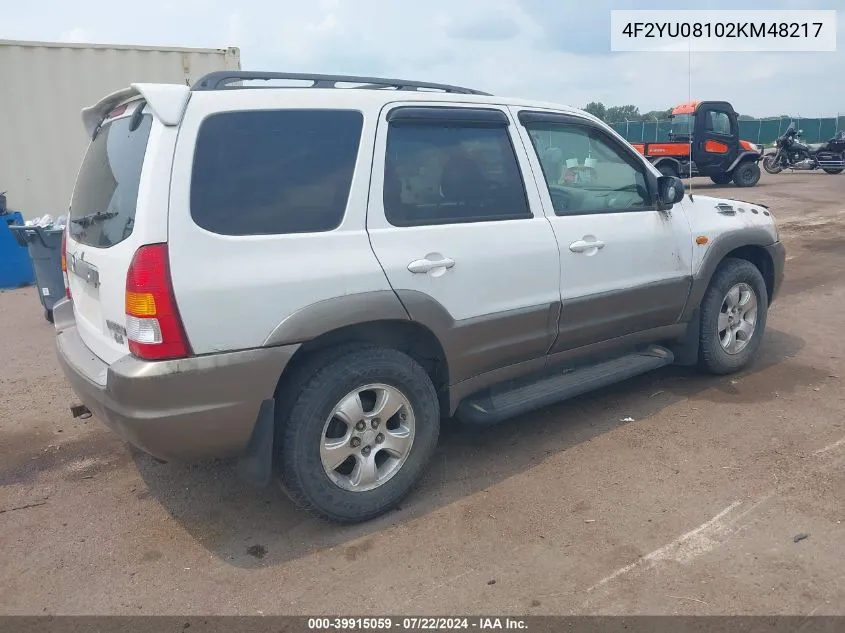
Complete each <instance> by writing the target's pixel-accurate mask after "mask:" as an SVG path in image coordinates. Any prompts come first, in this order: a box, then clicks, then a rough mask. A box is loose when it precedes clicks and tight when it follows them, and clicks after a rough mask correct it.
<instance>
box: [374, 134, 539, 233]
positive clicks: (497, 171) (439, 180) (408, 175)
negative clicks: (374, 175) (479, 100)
mask: <svg viewBox="0 0 845 633" xmlns="http://www.w3.org/2000/svg"><path fill="white" fill-rule="evenodd" d="M384 212H385V216H386V217H387V220H388V222H390V223H391V224H393V225H394V226H420V225H429V224H453V223H462V222H485V221H495V220H512V219H519V218H529V217H532V215H531V212H530V210H529V208H528V202H527V199H526V195H525V187H524V185H523V182H522V176H521V174H520V170H519V165H518V163H517V159H516V155H515V154H514V150H513V146H512V145H511V141H510V136H509V135H508V130H507V128H506V127H504V126H473V125H462V124H460V123H455V122H449V123H447V122H442V121H440V122H438V121H417V122H415V121H409V122H401V123H390V127H389V129H388V135H387V153H386V156H385V172H384Z"/></svg>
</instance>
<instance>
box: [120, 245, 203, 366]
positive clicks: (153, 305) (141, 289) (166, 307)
mask: <svg viewBox="0 0 845 633" xmlns="http://www.w3.org/2000/svg"><path fill="white" fill-rule="evenodd" d="M126 334H127V338H128V339H129V351H130V352H132V353H133V354H134V355H135V356H137V357H139V358H143V359H146V360H165V359H170V358H184V357H185V356H190V355H191V346H190V344H189V343H188V338H187V336H185V329H184V328H183V327H182V319H181V318H180V317H179V310H178V309H177V307H176V300H175V298H174V296H173V284H172V283H171V280H170V265H169V258H168V255H167V244H150V245H148V246H142V247H141V248H139V249H138V250H137V251H136V252H135V256H134V257H133V258H132V263H131V264H130V265H129V271H128V272H127V273H126Z"/></svg>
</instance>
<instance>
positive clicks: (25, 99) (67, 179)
mask: <svg viewBox="0 0 845 633" xmlns="http://www.w3.org/2000/svg"><path fill="white" fill-rule="evenodd" d="M240 65H241V64H240V51H239V50H238V49H237V48H225V49H209V48H155V47H145V46H113V45H98V44H61V43H48V42H16V41H8V40H0V192H2V191H7V194H6V195H7V198H8V206H9V209H14V210H16V211H20V212H21V213H23V215H24V217H25V218H34V217H37V216H41V215H44V214H45V213H49V214H50V215H52V216H53V217H57V216H59V215H61V214H63V213H66V212H67V207H68V204H69V202H70V195H71V191H72V189H73V183H74V180H75V179H76V173H77V171H78V169H79V165H80V163H81V162H82V157H83V155H84V154H85V150H86V148H87V147H88V142H89V140H90V139H89V138H88V137H87V136H86V134H85V129H84V128H83V127H82V119H81V117H80V111H81V110H82V108H84V107H86V106H89V105H93V104H94V103H96V102H97V101H99V100H100V99H101V98H102V97H104V96H105V95H107V94H109V93H111V92H114V91H116V90H120V89H121V88H126V87H127V86H129V84H130V83H134V82H155V83H185V84H188V85H193V84H194V83H195V82H196V81H197V80H198V79H200V78H201V77H202V76H203V75H205V74H206V73H210V72H213V71H216V70H240Z"/></svg>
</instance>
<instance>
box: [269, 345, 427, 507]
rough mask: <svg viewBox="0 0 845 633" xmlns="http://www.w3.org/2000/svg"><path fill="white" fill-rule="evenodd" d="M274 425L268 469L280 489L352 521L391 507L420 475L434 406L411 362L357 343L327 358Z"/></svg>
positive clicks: (301, 501) (419, 370)
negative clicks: (276, 442) (277, 437)
mask: <svg viewBox="0 0 845 633" xmlns="http://www.w3.org/2000/svg"><path fill="white" fill-rule="evenodd" d="M278 423H279V425H280V429H279V433H280V436H281V441H280V442H279V445H278V446H277V453H276V459H275V460H274V466H275V468H276V472H277V476H278V477H279V479H280V483H281V484H282V486H283V488H284V489H285V492H287V493H288V495H289V496H290V497H291V499H293V501H294V502H296V503H297V504H298V505H300V506H302V507H304V508H306V509H307V510H310V511H311V512H313V513H314V514H316V515H318V516H320V517H322V518H324V519H327V520H329V521H335V522H339V523H354V522H358V521H365V520H367V519H371V518H373V517H376V516H378V515H380V514H382V513H384V512H386V511H387V510H390V509H391V508H393V507H395V506H396V505H397V504H398V503H399V502H400V501H401V500H402V499H403V498H404V497H405V496H406V495H407V494H408V493H409V492H410V491H411V489H412V488H413V487H414V485H416V483H417V482H418V481H419V480H420V478H421V476H422V474H423V472H424V470H425V467H426V465H427V464H428V462H429V460H430V459H431V456H432V454H433V453H434V449H435V447H436V445H437V437H438V434H439V429H440V405H439V401H438V398H437V392H436V391H435V389H434V385H433V384H432V382H431V379H430V378H429V376H428V374H427V373H426V372H425V370H424V369H423V368H422V367H421V366H420V365H419V364H418V363H417V362H416V361H414V360H413V359H412V358H410V357H409V356H407V355H405V354H403V353H401V352H399V351H396V350H393V349H387V348H382V347H375V346H372V347H364V346H362V347H360V348H357V349H351V350H349V351H346V353H343V352H341V354H340V355H339V356H336V357H334V358H330V357H327V360H326V362H325V363H324V364H323V365H322V366H321V367H320V368H318V369H317V370H316V373H314V374H313V376H311V377H310V378H309V379H308V380H307V381H305V383H304V386H303V388H302V390H301V392H300V393H299V394H298V395H297V396H295V400H294V402H293V404H292V406H291V408H290V413H289V415H288V416H287V419H286V420H279V421H278Z"/></svg>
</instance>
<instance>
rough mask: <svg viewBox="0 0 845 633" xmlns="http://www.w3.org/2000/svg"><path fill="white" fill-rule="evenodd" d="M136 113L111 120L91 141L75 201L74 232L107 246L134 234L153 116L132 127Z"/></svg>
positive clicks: (84, 241)
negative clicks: (131, 122) (140, 183)
mask: <svg viewBox="0 0 845 633" xmlns="http://www.w3.org/2000/svg"><path fill="white" fill-rule="evenodd" d="M131 118H132V117H124V118H121V119H116V120H114V121H112V122H111V123H106V125H104V126H103V127H102V128H101V129H100V131H99V133H98V134H97V136H96V137H95V138H94V140H93V141H91V144H90V145H89V146H88V151H87V152H86V154H85V158H84V159H83V161H82V167H81V169H80V171H79V177H78V178H77V180H76V187H74V190H73V198H72V200H71V203H70V217H69V222H68V224H69V225H70V226H69V232H70V237H71V238H73V239H74V240H76V241H77V242H81V243H82V244H85V245H88V246H97V247H100V248H108V247H110V246H114V245H115V244H118V243H119V242H122V241H123V240H125V239H126V238H127V237H129V236H130V235H131V234H132V227H133V224H134V222H135V205H136V202H137V199H138V185H139V182H140V180H141V167H142V166H143V164H144V154H145V152H146V150H147V139H148V138H149V136H150V126H151V125H152V117H151V116H150V115H149V114H145V115H143V116H142V117H141V123H140V125H139V126H138V128H137V129H135V130H133V131H130V130H129V125H130V120H131Z"/></svg>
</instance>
